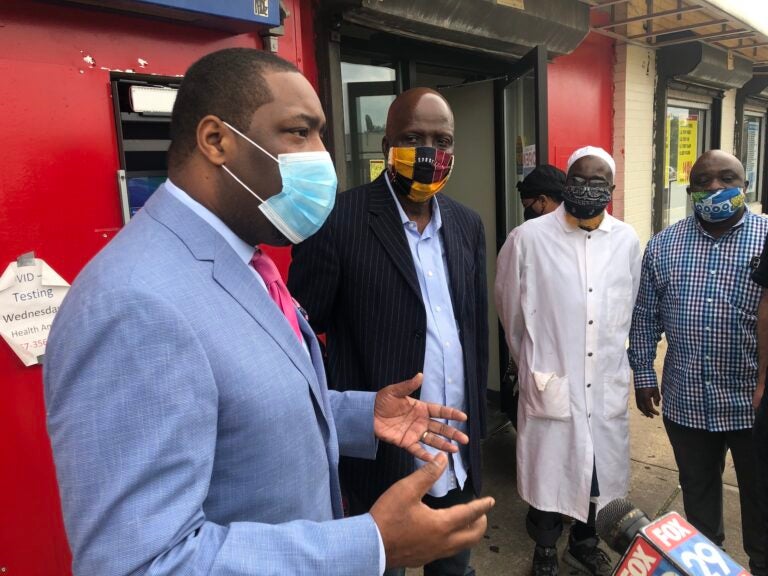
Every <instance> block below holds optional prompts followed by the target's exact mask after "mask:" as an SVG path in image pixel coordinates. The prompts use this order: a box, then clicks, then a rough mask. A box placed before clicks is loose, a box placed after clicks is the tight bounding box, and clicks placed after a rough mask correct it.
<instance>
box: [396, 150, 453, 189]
mask: <svg viewBox="0 0 768 576" xmlns="http://www.w3.org/2000/svg"><path fill="white" fill-rule="evenodd" d="M387 168H388V169H387V177H388V178H389V181H390V182H391V184H392V188H393V189H394V190H395V192H397V193H398V194H402V195H403V196H406V197H407V198H408V199H409V200H412V201H413V202H426V201H427V200H429V199H430V198H432V196H434V195H435V194H437V193H438V192H440V190H442V188H443V186H445V184H446V182H448V178H449V177H450V175H451V170H452V169H453V154H451V153H450V152H445V151H444V150H438V149H437V148H432V147H430V146H419V147H418V148H405V147H392V148H390V149H389V158H388V159H387Z"/></svg>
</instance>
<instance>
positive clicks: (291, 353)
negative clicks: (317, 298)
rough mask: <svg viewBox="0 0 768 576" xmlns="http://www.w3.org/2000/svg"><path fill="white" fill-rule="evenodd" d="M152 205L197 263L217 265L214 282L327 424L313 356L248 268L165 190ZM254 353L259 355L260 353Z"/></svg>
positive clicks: (156, 215)
mask: <svg viewBox="0 0 768 576" xmlns="http://www.w3.org/2000/svg"><path fill="white" fill-rule="evenodd" d="M150 202H151V203H150ZM150 202H148V204H147V205H146V206H145V208H148V211H149V213H150V214H151V215H152V216H153V217H154V218H155V219H156V220H158V221H159V222H161V223H162V224H163V225H165V226H166V227H168V228H169V229H170V230H171V231H173V232H174V234H176V235H177V236H178V237H179V238H180V239H181V241H182V242H184V243H185V244H186V245H187V247H188V248H189V250H190V251H191V252H192V254H193V255H194V257H195V258H196V259H198V260H205V261H212V262H213V279H214V280H215V281H216V282H217V283H218V284H219V286H221V287H222V288H223V289H224V290H225V291H226V292H227V293H228V294H229V295H230V296H232V298H234V299H235V301H237V303H238V304H240V306H242V307H243V308H244V309H245V311H246V312H248V314H249V315H250V316H251V317H252V318H253V319H254V320H255V321H256V322H257V323H258V324H259V325H261V327H262V328H264V331H265V332H266V333H267V334H269V335H270V337H271V338H272V339H273V340H274V341H275V342H276V343H277V345H278V346H280V348H282V350H283V351H284V352H285V355H286V357H287V358H288V359H289V360H290V361H291V362H292V363H293V365H294V366H296V368H297V369H298V370H299V371H300V372H301V373H302V374H303V375H304V377H305V378H306V380H307V382H308V383H309V387H310V389H311V391H312V394H313V395H314V396H315V400H316V402H317V405H318V406H319V407H320V411H321V413H322V414H323V417H324V418H325V419H326V420H327V419H328V415H327V414H326V410H325V404H324V401H323V395H322V394H321V391H320V383H319V382H318V377H317V373H316V372H315V369H314V367H313V365H312V361H311V359H310V357H309V355H307V353H306V351H305V350H304V349H303V346H302V344H301V343H300V342H299V340H298V339H297V338H296V333H295V332H294V331H293V329H292V328H291V326H290V324H288V322H287V321H286V319H285V317H284V316H283V313H282V311H281V310H280V309H279V308H278V307H277V306H276V305H275V303H274V302H273V301H272V299H271V298H270V297H269V294H268V293H267V291H266V290H264V288H263V286H261V285H260V283H259V281H258V280H257V279H256V276H255V275H254V273H253V272H252V271H251V270H250V269H249V268H248V265H247V264H245V263H244V262H243V261H242V260H241V259H240V257H239V256H238V255H237V254H236V253H235V251H234V250H233V249H232V247H231V246H230V245H229V244H228V243H227V242H226V240H224V238H222V237H221V235H220V234H219V233H218V232H216V230H214V229H213V228H212V227H211V226H210V225H208V223H207V222H205V221H204V220H203V219H202V218H200V217H199V216H197V214H195V213H194V212H192V211H191V210H190V209H188V208H187V207H186V206H184V205H183V204H182V203H181V202H179V201H178V200H176V199H175V198H174V197H173V196H172V195H171V194H170V193H168V192H167V191H165V190H164V189H162V188H161V189H158V191H157V192H155V194H153V195H152V198H151V199H150ZM254 353H256V354H258V350H255V351H254Z"/></svg>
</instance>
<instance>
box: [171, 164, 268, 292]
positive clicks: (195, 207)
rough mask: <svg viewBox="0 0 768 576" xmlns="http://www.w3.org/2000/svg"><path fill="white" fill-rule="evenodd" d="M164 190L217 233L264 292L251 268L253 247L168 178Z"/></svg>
mask: <svg viewBox="0 0 768 576" xmlns="http://www.w3.org/2000/svg"><path fill="white" fill-rule="evenodd" d="M165 189H166V190H168V192H170V193H171V195H173V197H174V198H176V199H177V200H178V201H179V202H181V203H182V204H184V205H185V206H186V207H187V208H189V209H190V210H192V212H194V213H195V214H197V215H198V216H200V218H202V219H203V220H205V221H206V222H207V223H208V224H209V225H210V227H211V228H213V229H214V230H216V232H218V233H219V235H221V237H222V238H224V240H226V242H227V244H229V245H230V246H231V247H232V250H234V251H235V254H237V255H238V257H239V258H240V259H241V260H242V261H243V262H244V263H245V264H246V265H247V266H248V268H250V269H251V270H253V273H254V274H255V276H256V278H257V279H258V280H259V284H261V285H262V286H263V287H264V289H265V290H266V289H267V285H266V284H264V280H263V279H262V278H261V276H259V274H258V273H257V272H256V270H255V269H254V268H253V267H252V266H251V260H252V259H253V254H254V253H255V251H256V249H255V248H254V247H253V246H251V245H250V244H248V243H247V242H245V241H244V240H243V239H242V238H240V237H239V236H238V235H237V234H235V233H234V232H232V230H231V229H230V228H229V226H227V225H226V224H224V222H222V221H221V219H220V218H219V217H218V216H216V214H214V213H213V212H211V211H210V210H208V208H206V207H205V206H203V205H202V204H200V202H198V201H197V200H195V199H193V198H192V197H191V196H190V195H189V194H187V193H186V192H184V190H182V189H181V188H179V187H178V186H176V184H174V183H173V182H171V179H170V178H169V179H167V180H166V181H165Z"/></svg>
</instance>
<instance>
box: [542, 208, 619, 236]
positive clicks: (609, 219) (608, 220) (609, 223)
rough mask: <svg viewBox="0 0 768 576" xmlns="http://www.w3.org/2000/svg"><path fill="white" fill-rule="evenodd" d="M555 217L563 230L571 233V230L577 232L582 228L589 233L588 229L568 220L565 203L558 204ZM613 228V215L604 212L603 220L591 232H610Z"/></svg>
mask: <svg viewBox="0 0 768 576" xmlns="http://www.w3.org/2000/svg"><path fill="white" fill-rule="evenodd" d="M555 218H556V219H557V221H558V222H559V223H560V226H561V227H562V229H563V232H565V233H567V234H570V233H571V232H576V231H578V230H581V231H582V232H583V233H584V234H587V230H584V229H583V228H579V227H578V226H574V225H573V224H571V223H570V222H569V221H568V218H567V217H566V213H565V203H564V202H561V203H560V206H558V207H557V208H556V209H555ZM611 228H613V216H611V215H610V214H608V212H604V213H603V221H602V222H600V225H599V226H598V227H597V228H595V230H590V232H595V231H596V230H601V231H603V232H606V233H607V232H610V231H611Z"/></svg>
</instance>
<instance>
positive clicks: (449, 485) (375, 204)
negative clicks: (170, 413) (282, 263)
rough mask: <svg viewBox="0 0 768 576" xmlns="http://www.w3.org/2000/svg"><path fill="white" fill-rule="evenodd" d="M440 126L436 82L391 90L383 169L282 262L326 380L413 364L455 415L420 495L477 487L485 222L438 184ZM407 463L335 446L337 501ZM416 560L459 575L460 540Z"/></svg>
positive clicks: (442, 176)
mask: <svg viewBox="0 0 768 576" xmlns="http://www.w3.org/2000/svg"><path fill="white" fill-rule="evenodd" d="M453 137H454V135H453V113H452V111H451V109H450V107H449V105H448V103H447V102H446V101H445V99H444V98H443V97H442V96H441V95H440V94H438V93H437V92H435V91H433V90H429V89H426V88H416V89H412V90H408V91H406V92H404V93H403V94H401V95H400V96H399V97H398V98H397V99H396V100H395V101H394V102H393V103H392V106H391V107H390V110H389V114H388V117H387V127H386V135H385V137H384V138H383V140H382V151H383V153H384V156H385V157H386V158H387V169H386V170H385V172H384V173H383V174H382V175H381V176H380V177H379V178H377V179H376V180H375V181H373V182H371V183H370V184H366V185H363V186H360V187H358V188H354V189H352V190H349V191H347V192H345V193H343V194H341V195H340V196H339V197H338V199H337V201H336V207H335V208H334V210H333V212H332V213H331V216H330V217H329V219H328V221H327V222H326V224H325V225H324V227H323V228H322V229H321V231H320V232H319V233H318V234H316V235H315V236H314V237H312V238H310V239H308V240H307V241H306V242H304V243H302V244H300V245H297V246H295V247H294V249H293V263H292V264H291V270H290V275H289V286H290V290H291V292H292V293H293V294H294V295H295V297H296V298H297V299H298V300H299V302H301V304H302V305H303V306H304V307H305V308H306V310H307V312H308V314H309V321H310V324H311V325H312V327H313V328H314V329H315V330H316V331H317V332H325V333H326V334H327V345H328V378H329V384H330V385H331V386H332V387H334V388H336V389H338V390H359V389H366V390H374V391H375V390H378V389H380V388H382V387H383V386H386V385H387V383H389V382H393V381H399V380H403V379H406V378H410V377H412V376H413V375H414V374H416V373H417V372H423V373H424V383H423V385H422V387H421V389H420V390H419V391H417V393H416V394H420V398H421V399H422V400H429V401H435V402H440V403H443V404H445V405H447V406H452V407H456V408H459V409H461V410H463V411H465V412H466V413H467V414H469V420H468V422H467V423H466V425H465V429H464V431H465V432H467V433H468V434H469V438H470V445H469V447H468V448H467V447H463V448H462V449H461V450H460V451H459V452H457V453H456V454H454V455H453V457H452V459H451V461H450V465H449V466H448V468H447V469H446V471H445V473H444V474H443V476H442V477H441V478H440V479H439V480H438V481H437V482H436V483H435V485H434V486H433V487H432V490H430V492H429V494H428V495H427V496H426V497H425V502H426V503H427V504H428V505H429V506H431V507H433V508H437V507H444V506H450V505H452V504H454V503H458V502H466V501H469V500H471V499H473V498H475V495H476V493H477V492H479V490H480V487H481V477H480V474H481V463H480V438H481V437H482V436H483V434H484V428H485V390H486V380H487V369H488V322H487V297H486V276H485V234H484V231H483V224H482V222H481V221H480V218H479V216H478V215H477V214H475V213H474V212H473V211H471V210H470V209H468V208H466V207H465V206H462V205H461V204H459V203H458V202H456V201H454V200H451V199H450V198H448V197H446V196H445V195H443V194H440V193H439V191H440V189H441V188H442V187H443V186H444V185H445V183H446V182H447V180H448V177H449V175H450V172H451V169H452V167H453ZM418 465H419V464H418V463H415V462H414V459H413V457H412V456H410V455H409V454H408V453H407V452H405V451H403V450H400V449H397V448H395V449H390V448H389V447H388V446H384V445H381V446H380V448H379V450H378V455H377V458H376V460H375V461H365V460H362V459H358V458H343V459H342V463H341V474H342V483H343V488H344V491H345V493H346V495H347V498H348V502H349V509H350V513H352V514H358V513H361V512H365V511H367V510H368V509H369V508H370V507H371V505H372V504H373V502H374V501H375V500H376V498H377V497H378V496H379V495H380V494H381V493H383V492H384V491H385V490H386V489H387V488H388V487H389V486H390V485H391V484H393V483H394V482H396V481H397V480H399V479H400V478H403V477H404V476H406V475H407V474H409V473H410V472H411V471H412V470H413V469H414V466H418ZM402 573H403V571H398V570H394V571H388V572H387V574H392V575H394V574H402ZM424 573H425V574H428V575H433V574H434V575H438V574H439V575H457V576H463V575H465V574H473V571H472V570H471V568H469V550H465V551H463V552H461V553H459V554H457V555H455V556H452V557H450V558H444V559H441V560H438V561H435V562H433V563H431V564H428V565H427V566H425V569H424Z"/></svg>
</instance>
